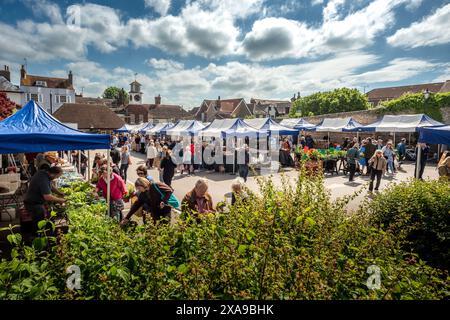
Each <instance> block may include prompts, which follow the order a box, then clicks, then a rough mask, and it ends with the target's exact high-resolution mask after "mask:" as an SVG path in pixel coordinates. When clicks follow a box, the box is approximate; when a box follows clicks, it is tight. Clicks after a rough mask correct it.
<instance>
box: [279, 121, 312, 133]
mask: <svg viewBox="0 0 450 320" xmlns="http://www.w3.org/2000/svg"><path fill="white" fill-rule="evenodd" d="M280 125H282V126H285V127H288V128H293V129H297V130H305V131H314V130H315V127H316V125H314V124H312V123H309V122H308V121H306V120H305V119H303V118H291V119H283V120H281V122H280Z"/></svg>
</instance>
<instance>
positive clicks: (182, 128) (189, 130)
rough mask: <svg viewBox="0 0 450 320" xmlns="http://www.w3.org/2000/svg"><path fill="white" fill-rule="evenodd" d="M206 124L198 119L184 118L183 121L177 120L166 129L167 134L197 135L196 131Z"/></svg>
mask: <svg viewBox="0 0 450 320" xmlns="http://www.w3.org/2000/svg"><path fill="white" fill-rule="evenodd" d="M205 127H206V126H205V125H204V124H203V123H201V122H200V121H195V120H184V122H181V121H180V122H179V123H178V124H177V125H175V126H173V127H172V128H170V129H168V130H166V134H167V135H173V136H191V137H192V136H197V135H198V133H199V132H200V131H201V130H203V129H204V128H205Z"/></svg>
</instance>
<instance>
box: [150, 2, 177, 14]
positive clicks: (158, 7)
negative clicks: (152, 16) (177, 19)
mask: <svg viewBox="0 0 450 320" xmlns="http://www.w3.org/2000/svg"><path fill="white" fill-rule="evenodd" d="M170 2H171V0H145V6H147V7H150V8H153V10H155V11H156V12H158V13H159V14H160V15H162V16H165V15H166V14H167V12H168V11H169V9H170Z"/></svg>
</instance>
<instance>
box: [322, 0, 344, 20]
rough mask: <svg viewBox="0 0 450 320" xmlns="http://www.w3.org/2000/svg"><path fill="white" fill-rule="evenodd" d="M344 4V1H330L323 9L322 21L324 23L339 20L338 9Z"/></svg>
mask: <svg viewBox="0 0 450 320" xmlns="http://www.w3.org/2000/svg"><path fill="white" fill-rule="evenodd" d="M344 4H345V0H330V1H328V3H327V5H326V7H325V8H324V9H323V20H324V21H325V22H327V21H331V20H337V19H338V18H339V7H341V6H343V5H344Z"/></svg>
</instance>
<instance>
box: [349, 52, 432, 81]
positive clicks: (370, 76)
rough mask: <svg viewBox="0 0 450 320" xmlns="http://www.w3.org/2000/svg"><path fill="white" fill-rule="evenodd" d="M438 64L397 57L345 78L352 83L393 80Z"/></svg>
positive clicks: (410, 75) (424, 71)
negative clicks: (376, 67)
mask: <svg viewBox="0 0 450 320" xmlns="http://www.w3.org/2000/svg"><path fill="white" fill-rule="evenodd" d="M438 66H439V64H436V63H432V62H428V61H424V60H420V59H413V58H397V59H394V60H392V61H391V62H389V65H387V66H385V67H382V68H379V69H377V70H373V71H368V72H364V73H361V74H358V75H354V76H351V77H350V78H348V79H347V80H349V81H350V82H352V83H355V84H357V83H368V82H371V83H377V82H395V81H401V80H404V79H408V78H411V77H414V76H417V75H419V74H421V73H426V72H429V71H432V70H434V69H435V68H437V67H438Z"/></svg>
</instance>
